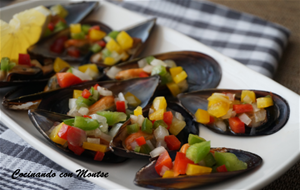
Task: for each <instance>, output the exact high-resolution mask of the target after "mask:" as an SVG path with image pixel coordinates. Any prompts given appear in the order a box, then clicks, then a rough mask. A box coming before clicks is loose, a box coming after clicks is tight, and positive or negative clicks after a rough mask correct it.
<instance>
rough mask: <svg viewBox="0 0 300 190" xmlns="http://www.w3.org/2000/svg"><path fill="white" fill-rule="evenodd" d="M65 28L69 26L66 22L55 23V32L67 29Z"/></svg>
mask: <svg viewBox="0 0 300 190" xmlns="http://www.w3.org/2000/svg"><path fill="white" fill-rule="evenodd" d="M65 28H67V25H66V24H65V23H64V22H62V21H59V22H58V23H57V24H56V25H55V27H54V32H58V31H61V30H63V29H65Z"/></svg>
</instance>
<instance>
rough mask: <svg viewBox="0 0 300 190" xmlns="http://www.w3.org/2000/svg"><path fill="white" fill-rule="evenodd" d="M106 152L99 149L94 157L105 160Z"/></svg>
mask: <svg viewBox="0 0 300 190" xmlns="http://www.w3.org/2000/svg"><path fill="white" fill-rule="evenodd" d="M104 155H105V153H104V152H100V151H97V153H96V155H95V157H94V160H97V161H102V160H103V157H104Z"/></svg>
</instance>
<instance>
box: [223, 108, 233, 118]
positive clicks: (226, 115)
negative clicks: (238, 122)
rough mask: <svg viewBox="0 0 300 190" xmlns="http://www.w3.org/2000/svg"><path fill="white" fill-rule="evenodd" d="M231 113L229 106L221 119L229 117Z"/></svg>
mask: <svg viewBox="0 0 300 190" xmlns="http://www.w3.org/2000/svg"><path fill="white" fill-rule="evenodd" d="M231 115H232V108H230V109H229V110H228V111H227V113H226V114H225V115H223V116H222V117H221V118H222V119H229V118H230V117H231Z"/></svg>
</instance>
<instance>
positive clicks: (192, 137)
mask: <svg viewBox="0 0 300 190" xmlns="http://www.w3.org/2000/svg"><path fill="white" fill-rule="evenodd" d="M205 141H206V140H205V139H204V138H202V137H199V136H198V135H193V134H189V138H188V143H189V145H193V144H196V143H201V142H205Z"/></svg>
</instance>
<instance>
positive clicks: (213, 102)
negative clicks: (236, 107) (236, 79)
mask: <svg viewBox="0 0 300 190" xmlns="http://www.w3.org/2000/svg"><path fill="white" fill-rule="evenodd" d="M207 100H208V109H207V111H208V113H209V114H210V115H212V116H214V117H222V116H224V115H225V114H226V113H227V112H228V110H229V108H230V103H231V102H230V101H229V98H228V96H225V95H224V94H221V93H214V94H212V96H210V97H209V98H207Z"/></svg>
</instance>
